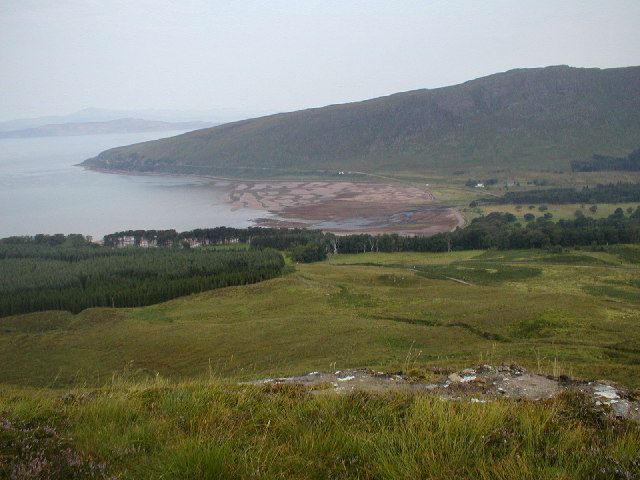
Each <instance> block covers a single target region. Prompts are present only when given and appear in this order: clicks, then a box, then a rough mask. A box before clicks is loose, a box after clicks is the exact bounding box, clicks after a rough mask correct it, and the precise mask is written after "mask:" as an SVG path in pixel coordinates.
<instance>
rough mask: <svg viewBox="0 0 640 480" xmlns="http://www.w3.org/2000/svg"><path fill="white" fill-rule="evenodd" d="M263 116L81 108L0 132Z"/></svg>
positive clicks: (15, 123)
mask: <svg viewBox="0 0 640 480" xmlns="http://www.w3.org/2000/svg"><path fill="white" fill-rule="evenodd" d="M261 114H262V115H264V112H263V113H260V112H247V111H243V110H240V109H230V108H218V109H215V110H195V111H194V110H168V109H164V110H161V109H145V110H108V109H104V108H93V107H91V108H84V109H82V110H79V111H77V112H73V113H69V114H67V115H56V116H46V117H35V118H19V119H13V120H4V121H0V132H8V131H15V130H25V129H28V128H35V127H41V126H44V125H56V124H61V123H89V122H109V121H112V120H121V119H129V118H136V119H145V120H154V121H161V122H205V123H207V124H209V125H219V124H221V123H227V122H233V121H236V120H242V119H245V118H251V117H255V116H257V115H261Z"/></svg>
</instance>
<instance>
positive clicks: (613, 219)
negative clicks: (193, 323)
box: [292, 207, 640, 262]
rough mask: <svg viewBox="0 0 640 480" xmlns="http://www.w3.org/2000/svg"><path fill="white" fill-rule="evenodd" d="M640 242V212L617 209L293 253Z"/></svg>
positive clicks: (497, 217) (328, 240)
mask: <svg viewBox="0 0 640 480" xmlns="http://www.w3.org/2000/svg"><path fill="white" fill-rule="evenodd" d="M638 242H640V207H638V208H636V209H635V210H634V211H633V212H632V213H631V214H628V215H625V212H624V211H623V210H622V209H621V208H618V209H617V210H616V211H615V213H613V214H612V215H610V216H609V217H607V218H601V219H594V218H588V217H585V216H584V215H578V216H577V217H576V218H575V219H573V220H560V221H557V222H554V221H552V220H551V217H550V216H548V215H547V216H543V217H539V218H537V219H535V220H532V221H529V222H525V223H521V222H519V221H518V219H517V217H516V216H515V215H513V214H511V213H501V212H494V213H490V214H489V215H487V216H484V217H480V218H476V219H474V220H472V221H471V223H470V224H469V225H467V226H465V227H463V228H458V229H456V230H455V231H453V232H447V233H438V234H436V235H432V236H429V237H426V236H413V237H406V236H401V235H397V234H384V235H369V234H353V235H344V236H335V235H326V236H324V237H323V238H321V239H320V240H316V241H313V242H310V243H308V244H304V245H300V246H297V247H295V248H294V249H293V250H292V252H293V253H295V254H296V256H295V257H293V258H294V260H296V261H300V262H310V261H318V260H323V259H324V258H326V256H327V254H329V253H366V252H446V251H452V250H476V249H477V250H482V249H502V250H508V249H527V248H551V247H576V246H591V245H613V244H619V243H638Z"/></svg>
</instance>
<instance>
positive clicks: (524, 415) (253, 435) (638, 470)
mask: <svg viewBox="0 0 640 480" xmlns="http://www.w3.org/2000/svg"><path fill="white" fill-rule="evenodd" d="M0 412H3V413H2V414H1V416H2V420H3V421H4V422H5V425H7V422H11V428H4V429H1V430H0V453H2V450H1V449H2V448H3V447H4V448H5V449H6V450H8V449H9V448H12V449H13V450H12V451H13V453H14V455H13V456H11V457H5V460H6V461H5V462H4V463H2V462H0V476H2V474H3V473H4V474H7V473H8V472H10V471H11V470H12V469H14V470H15V469H18V468H19V467H21V468H22V471H27V472H28V471H29V468H30V465H32V463H33V462H34V461H33V458H34V457H37V455H38V452H39V451H40V450H41V449H43V450H44V449H45V448H46V454H45V457H47V458H53V459H56V460H57V463H55V464H54V466H57V468H59V469H60V471H65V472H66V474H67V476H66V477H65V478H106V475H109V476H112V475H113V476H117V478H122V479H147V478H148V479H152V478H153V479H157V478H163V479H226V478H229V479H231V478H266V479H271V478H292V479H325V478H345V479H346V478H360V479H374V478H375V479H380V478H386V479H396V478H397V479H404V478H429V479H433V480H436V479H446V480H449V479H451V478H470V479H471V478H479V479H489V478H491V479H504V480H511V479H515V478H517V479H532V480H533V479H536V480H541V479H559V478H562V479H598V478H601V479H608V478H637V476H638V475H640V464H639V463H638V458H639V455H640V428H639V427H638V425H637V424H633V423H628V422H625V421H616V420H610V419H607V418H606V417H604V416H603V415H602V414H601V412H600V411H599V410H598V407H596V406H595V405H594V404H593V403H592V401H590V400H589V399H587V398H585V397H582V396H580V395H578V394H565V395H562V396H560V397H558V398H556V399H554V400H549V401H546V402H541V403H530V402H513V401H506V400H502V401H496V402H490V403H484V404H483V403H469V402H466V401H464V402H460V401H444V400H439V399H436V398H433V397H429V396H427V395H422V394H413V395H412V394H407V393H399V392H396V393H389V394H384V395H383V394H367V393H353V394H348V395H312V394H310V393H309V392H307V391H305V390H304V389H302V388H300V387H296V386H284V387H269V386H266V387H251V386H243V387H240V386H232V385H225V384H224V383H220V382H218V381H215V380H214V381H211V382H188V383H180V384H171V383H168V382H166V381H164V380H161V379H156V380H154V381H152V382H147V383H143V384H135V383H129V382H126V381H119V382H115V383H114V384H113V385H111V386H109V387H106V388H102V389H98V390H77V391H72V392H67V393H64V394H62V393H60V392H53V391H51V390H49V391H39V390H38V391H33V390H31V391H23V390H19V389H18V390H16V389H3V391H2V395H0ZM37 426H39V427H40V429H41V430H42V431H50V432H51V431H56V432H58V433H57V435H58V436H57V437H54V440H56V441H57V442H58V443H59V445H58V444H56V443H53V444H52V441H51V435H50V436H49V440H47V438H46V437H45V438H40V439H39V440H36V441H31V442H30V444H29V445H30V446H29V448H28V449H25V448H23V446H22V444H21V440H22V438H21V437H25V436H27V435H28V434H22V433H21V432H22V431H23V430H22V429H25V430H26V429H27V428H30V429H34V428H35V427H37ZM45 442H46V443H45ZM70 449H73V450H74V451H75V452H77V453H75V454H74V455H70V453H69V451H70ZM68 457H71V461H67V460H66V458H68ZM0 458H2V457H0ZM89 461H91V462H93V463H98V464H101V465H102V464H103V465H104V467H103V469H101V470H98V472H99V473H100V472H103V471H105V472H106V475H105V476H100V475H97V474H95V475H93V476H89V475H86V476H85V475H82V476H74V475H73V474H74V472H75V470H74V468H75V469H78V468H80V467H83V468H84V470H83V472H85V473H86V471H87V470H86V465H87V463H88V462H89ZM60 464H61V465H62V466H59V465H60ZM74 465H79V466H80V467H78V466H76V467H74ZM31 468H33V467H31ZM49 468H54V467H49ZM63 468H65V469H66V470H62V469H63ZM31 471H33V469H32V470H31ZM45 471H46V470H45ZM7 476H8V475H7ZM42 478H44V477H42Z"/></svg>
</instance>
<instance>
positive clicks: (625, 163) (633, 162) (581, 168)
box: [571, 148, 640, 172]
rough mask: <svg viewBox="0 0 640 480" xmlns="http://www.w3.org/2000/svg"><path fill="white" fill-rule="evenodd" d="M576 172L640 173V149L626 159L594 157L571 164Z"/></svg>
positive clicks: (604, 156) (605, 156) (603, 156)
mask: <svg viewBox="0 0 640 480" xmlns="http://www.w3.org/2000/svg"><path fill="white" fill-rule="evenodd" d="M571 170H573V171H574V172H600V171H603V170H621V171H626V172H637V171H640V148H638V149H637V150H634V151H633V152H631V153H630V154H629V155H627V156H626V157H611V156H607V155H597V154H596V155H593V156H592V157H591V159H590V160H580V161H573V162H571Z"/></svg>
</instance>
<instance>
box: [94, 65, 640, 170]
mask: <svg viewBox="0 0 640 480" xmlns="http://www.w3.org/2000/svg"><path fill="white" fill-rule="evenodd" d="M639 146H640V67H628V68H614V69H596V68H590V69H585V68H572V67H567V66H554V67H547V68H533V69H518V70H511V71H508V72H504V73H498V74H494V75H490V76H487V77H483V78H479V79H476V80H471V81H468V82H466V83H463V84H460V85H455V86H450V87H444V88H437V89H432V90H415V91H410V92H404V93H398V94H395V95H390V96H387V97H380V98H375V99H372V100H366V101H363V102H356V103H348V104H342V105H331V106H327V107H323V108H314V109H309V110H302V111H297V112H291V113H282V114H277V115H270V116H266V117H261V118H255V119H251V120H243V121H239V122H234V123H228V124H224V125H220V126H216V127H213V128H208V129H203V130H197V131H194V132H189V133H186V134H183V135H179V136H176V137H170V138H165V139H161V140H156V141H152V142H145V143H140V144H136V145H130V146H125V147H118V148H114V149H111V150H107V151H105V152H103V153H101V154H100V155H98V156H97V157H95V158H92V159H89V160H87V161H85V162H84V164H83V165H85V166H87V167H93V168H102V169H113V170H129V171H138V172H171V173H206V174H232V175H233V174H235V175H238V176H243V175H253V174H254V173H255V172H256V171H262V172H272V173H274V174H275V173H278V172H291V173H296V172H298V173H302V172H313V171H316V172H317V171H327V170H329V171H330V170H361V171H367V172H378V173H381V172H424V171H428V170H440V171H445V170H448V169H459V168H461V167H462V168H466V167H491V168H515V169H569V165H570V162H571V161H573V160H580V159H584V158H589V157H591V155H592V154H593V153H595V152H598V153H601V154H610V155H626V154H627V153H628V152H629V151H631V150H634V149H635V148H638V147H639Z"/></svg>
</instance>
